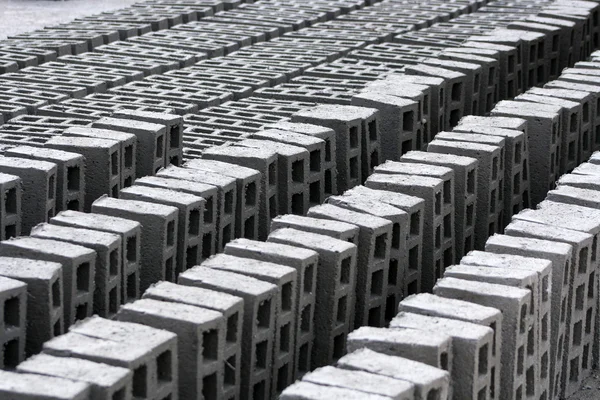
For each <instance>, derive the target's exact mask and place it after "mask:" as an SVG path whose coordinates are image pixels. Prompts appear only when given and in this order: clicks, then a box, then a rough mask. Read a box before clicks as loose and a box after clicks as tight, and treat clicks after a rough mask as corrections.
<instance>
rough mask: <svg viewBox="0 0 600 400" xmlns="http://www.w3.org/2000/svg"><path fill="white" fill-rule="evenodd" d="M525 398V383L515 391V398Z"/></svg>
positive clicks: (519, 399) (517, 399) (520, 399)
mask: <svg viewBox="0 0 600 400" xmlns="http://www.w3.org/2000/svg"><path fill="white" fill-rule="evenodd" d="M522 399H523V385H521V386H519V387H518V388H517V391H516V392H515V400H522Z"/></svg>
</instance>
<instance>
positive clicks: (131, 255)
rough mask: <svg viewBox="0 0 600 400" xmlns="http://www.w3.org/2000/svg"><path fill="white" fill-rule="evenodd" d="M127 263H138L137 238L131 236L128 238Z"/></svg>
mask: <svg viewBox="0 0 600 400" xmlns="http://www.w3.org/2000/svg"><path fill="white" fill-rule="evenodd" d="M125 251H126V256H127V261H129V262H131V263H133V262H136V261H137V237H135V236H131V237H128V238H127V243H126V250H125Z"/></svg>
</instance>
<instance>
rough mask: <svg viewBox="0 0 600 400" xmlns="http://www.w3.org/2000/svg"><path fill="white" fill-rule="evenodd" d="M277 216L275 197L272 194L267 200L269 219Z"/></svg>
mask: <svg viewBox="0 0 600 400" xmlns="http://www.w3.org/2000/svg"><path fill="white" fill-rule="evenodd" d="M276 216H277V195H276V194H274V195H273V196H271V197H270V198H269V217H270V218H271V219H273V218H275V217H276Z"/></svg>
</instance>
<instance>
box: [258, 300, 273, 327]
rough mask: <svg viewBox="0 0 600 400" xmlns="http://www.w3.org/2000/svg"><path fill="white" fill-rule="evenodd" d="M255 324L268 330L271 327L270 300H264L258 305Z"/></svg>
mask: <svg viewBox="0 0 600 400" xmlns="http://www.w3.org/2000/svg"><path fill="white" fill-rule="evenodd" d="M256 324H257V326H258V327H259V328H266V329H268V328H270V326H271V300H270V299H268V300H264V301H263V302H261V303H260V304H259V305H258V310H257V313H256Z"/></svg>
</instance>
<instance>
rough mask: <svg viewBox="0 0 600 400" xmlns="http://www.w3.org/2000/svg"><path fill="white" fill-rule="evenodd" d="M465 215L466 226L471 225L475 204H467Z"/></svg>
mask: <svg viewBox="0 0 600 400" xmlns="http://www.w3.org/2000/svg"><path fill="white" fill-rule="evenodd" d="M465 215H466V226H467V227H471V226H473V220H474V215H475V206H474V205H473V204H469V205H468V206H467V210H466V212H465Z"/></svg>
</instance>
